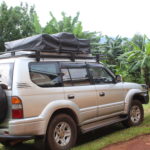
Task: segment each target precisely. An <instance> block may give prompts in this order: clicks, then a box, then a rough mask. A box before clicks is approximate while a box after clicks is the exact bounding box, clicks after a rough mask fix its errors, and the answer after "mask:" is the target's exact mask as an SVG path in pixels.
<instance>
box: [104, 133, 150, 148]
mask: <svg viewBox="0 0 150 150" xmlns="http://www.w3.org/2000/svg"><path fill="white" fill-rule="evenodd" d="M102 150H150V135H142V136H139V137H136V138H134V139H131V140H129V141H126V142H120V143H116V144H112V145H109V146H107V147H105V148H103V149H102Z"/></svg>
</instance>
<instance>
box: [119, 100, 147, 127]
mask: <svg viewBox="0 0 150 150" xmlns="http://www.w3.org/2000/svg"><path fill="white" fill-rule="evenodd" d="M143 119H144V110H143V106H142V103H141V102H140V101H139V100H133V101H132V103H131V106H130V109H129V113H128V119H127V120H125V121H123V122H122V123H123V125H124V126H125V127H132V126H138V125H140V124H141V123H142V122H143Z"/></svg>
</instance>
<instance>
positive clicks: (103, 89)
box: [89, 64, 124, 117]
mask: <svg viewBox="0 0 150 150" xmlns="http://www.w3.org/2000/svg"><path fill="white" fill-rule="evenodd" d="M89 70H90V74H91V76H92V79H93V82H94V84H95V87H96V91H97V97H98V116H99V117H101V116H103V117H104V116H107V115H108V116H109V115H112V114H115V113H119V112H121V111H123V109H124V91H123V84H122V83H121V82H120V83H116V82H115V77H114V76H113V74H111V72H109V70H107V69H105V68H104V67H103V66H102V65H98V64H95V65H89Z"/></svg>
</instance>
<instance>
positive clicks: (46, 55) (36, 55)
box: [0, 50, 106, 63]
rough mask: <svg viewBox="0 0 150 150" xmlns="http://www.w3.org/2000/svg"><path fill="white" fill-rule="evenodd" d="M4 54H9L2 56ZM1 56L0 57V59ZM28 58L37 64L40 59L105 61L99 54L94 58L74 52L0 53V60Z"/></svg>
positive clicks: (103, 56)
mask: <svg viewBox="0 0 150 150" xmlns="http://www.w3.org/2000/svg"><path fill="white" fill-rule="evenodd" d="M18 52H33V53H22V54H17V53H18ZM4 54H10V55H9V56H8V55H5V56H2V55H4ZM64 54H65V55H64ZM1 56H2V57H1ZM21 56H25V57H30V58H36V61H37V62H39V61H40V59H41V58H67V59H70V60H71V61H73V62H74V61H75V59H92V60H96V62H97V63H99V62H100V60H104V59H106V56H105V55H101V54H95V56H92V55H91V56H87V54H80V53H74V52H71V53H70V52H68V53H67V52H66V53H60V52H58V53H56V52H55V53H52V52H50V51H49V50H44V51H40V50H15V51H7V52H1V53H0V59H3V58H10V57H11V58H12V57H21Z"/></svg>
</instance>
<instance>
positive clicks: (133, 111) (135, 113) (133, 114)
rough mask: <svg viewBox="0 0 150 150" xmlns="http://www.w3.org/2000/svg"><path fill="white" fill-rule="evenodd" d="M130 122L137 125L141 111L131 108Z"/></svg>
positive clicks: (134, 107)
mask: <svg viewBox="0 0 150 150" xmlns="http://www.w3.org/2000/svg"><path fill="white" fill-rule="evenodd" d="M130 117H131V121H132V122H133V123H138V122H139V121H140V119H141V111H140V108H139V107H138V106H132V108H131V111H130Z"/></svg>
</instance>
